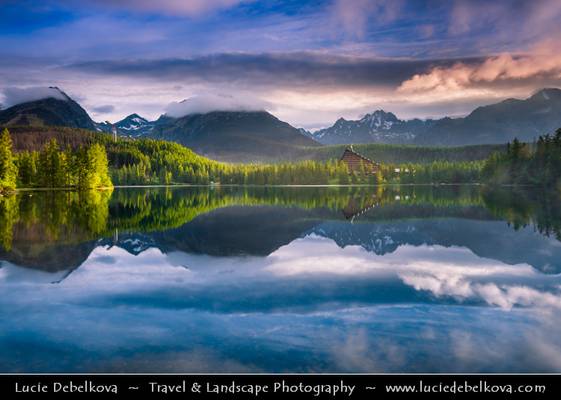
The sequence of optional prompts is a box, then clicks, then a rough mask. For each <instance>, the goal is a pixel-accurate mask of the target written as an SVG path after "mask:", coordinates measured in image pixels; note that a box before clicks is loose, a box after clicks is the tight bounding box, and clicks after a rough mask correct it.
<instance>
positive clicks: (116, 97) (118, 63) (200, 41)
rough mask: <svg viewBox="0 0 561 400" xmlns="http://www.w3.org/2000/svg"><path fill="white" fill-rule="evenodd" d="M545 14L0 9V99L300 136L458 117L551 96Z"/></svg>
mask: <svg viewBox="0 0 561 400" xmlns="http://www.w3.org/2000/svg"><path fill="white" fill-rule="evenodd" d="M559 18H561V2H559V1H555V0H538V1H532V2H528V1H514V0H513V1H502V2H501V1H495V2H486V1H477V0H473V1H437V0H426V1H402V0H300V1H295V0H289V1H279V0H263V1H258V0H183V1H178V0H161V1H158V2H154V1H150V0H136V1H133V0H113V1H110V0H97V1H95V0H83V1H78V0H58V1H55V0H47V1H42V2H37V1H26V0H23V1H22V0H19V1H10V0H8V1H6V0H4V1H0V55H1V56H2V59H3V62H2V63H1V64H0V89H4V88H6V87H14V86H15V87H20V88H30V87H38V86H50V85H56V86H59V87H60V88H62V89H63V90H65V91H66V92H67V93H68V94H69V95H71V96H72V97H73V98H75V99H76V100H78V101H79V102H80V103H81V104H82V105H83V106H84V107H85V108H86V109H87V110H88V112H90V113H91V115H92V116H93V117H94V119H96V120H105V119H109V120H112V121H114V120H116V119H119V118H122V117H124V116H125V115H127V114H130V113H132V112H138V113H139V114H141V115H144V116H146V117H148V118H155V117H157V116H158V115H159V114H161V113H162V112H164V111H165V110H166V107H167V106H168V104H169V103H171V102H173V101H180V100H182V99H185V98H189V97H192V96H201V95H206V94H212V95H219V96H220V95H227V96H232V97H234V98H240V99H244V101H247V99H248V98H252V99H253V98H254V99H255V101H253V102H254V103H255V104H257V103H258V102H262V103H263V104H266V105H267V109H269V111H271V112H272V113H273V114H275V115H277V116H279V117H280V118H281V119H284V120H286V121H288V122H290V123H292V124H294V125H297V126H304V127H308V128H317V127H321V126H325V125H329V124H331V123H333V122H334V121H335V120H336V119H337V118H338V117H340V116H343V117H345V118H357V117H360V116H361V115H363V114H364V113H366V112H371V111H374V110H376V109H379V108H384V109H386V110H388V111H393V112H395V113H396V114H397V115H398V116H399V117H404V118H410V117H422V118H424V117H431V116H441V115H461V114H465V113H466V112H469V111H470V110H471V109H472V108H473V107H474V106H476V105H481V104H488V103H491V102H495V101H498V100H501V99H504V98H507V97H526V96H528V95H530V94H531V93H532V92H533V91H535V90H537V89H539V88H541V87H545V86H554V87H557V86H560V85H561V56H559V54H560V52H559V50H560V49H559V47H561V46H560V45H558V44H557V42H559V40H558V39H559V38H560V36H561V35H560V30H561V28H560V27H559V24H558V22H557V21H558V20H559ZM9 100H10V99H9V98H4V99H3V100H1V99H0V101H3V103H4V104H5V105H9Z"/></svg>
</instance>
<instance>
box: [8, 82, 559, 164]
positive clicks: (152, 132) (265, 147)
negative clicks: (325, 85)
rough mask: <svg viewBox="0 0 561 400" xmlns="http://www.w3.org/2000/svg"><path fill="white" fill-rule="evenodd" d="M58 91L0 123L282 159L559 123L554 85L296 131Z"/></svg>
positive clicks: (453, 140)
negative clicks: (426, 113)
mask: <svg viewBox="0 0 561 400" xmlns="http://www.w3.org/2000/svg"><path fill="white" fill-rule="evenodd" d="M54 89H57V88H54ZM57 90H59V89H57ZM59 91H60V90H59ZM60 93H61V96H58V97H60V98H45V99H40V100H35V101H30V102H26V103H21V104H17V105H14V106H12V107H10V108H7V109H5V110H0V126H22V125H24V126H66V127H71V128H82V129H88V130H92V131H102V132H112V130H113V129H114V128H115V129H116V130H117V133H118V134H119V135H121V136H127V137H131V138H138V137H148V138H157V139H164V140H171V141H175V142H178V143H181V144H183V145H185V146H187V147H190V148H192V149H193V150H194V151H196V152H198V153H200V154H202V155H206V156H208V157H211V158H215V159H217V160H223V161H242V162H255V161H257V162H258V161H264V160H276V159H279V160H280V159H285V160H290V157H291V156H290V155H291V154H294V150H295V149H302V148H306V147H317V146H320V145H322V144H324V145H332V144H352V143H357V144H358V143H385V144H413V145H424V146H460V145H472V144H495V143H506V142H508V141H511V140H512V139H514V138H515V137H517V138H518V139H520V140H522V141H532V140H534V139H535V138H536V137H537V136H539V135H541V134H545V133H551V132H553V131H555V130H556V129H558V128H559V127H561V90H560V89H555V88H549V89H542V90H540V91H538V92H536V93H535V94H534V95H532V96H530V97H529V98H527V99H524V100H518V99H507V100H504V101H501V102H499V103H496V104H491V105H487V106H482V107H478V108H476V109H475V110H474V111H473V112H471V113H470V114H469V115H467V116H466V117H461V118H450V117H445V118H441V119H427V120H421V119H411V120H401V119H399V118H398V117H397V116H396V115H395V114H393V113H391V112H386V111H384V110H377V111H374V112H373V113H370V114H367V115H365V116H364V117H362V118H361V119H359V120H346V119H343V118H340V119H338V120H337V121H336V122H335V123H334V124H333V126H331V127H329V128H325V129H320V130H318V131H315V132H309V131H307V130H305V129H302V128H300V129H297V128H295V127H293V126H291V125H290V124H288V123H286V122H283V121H281V120H279V119H278V118H276V117H275V116H274V115H272V114H270V113H268V112H266V111H212V112H207V113H199V114H190V115H185V116H183V117H179V118H174V117H170V116H168V115H166V114H164V115H162V116H160V117H159V118H158V119H157V120H155V121H149V120H148V119H146V118H143V117H141V116H140V115H138V114H131V115H129V116H127V117H126V118H124V119H122V120H120V121H118V122H116V123H114V124H112V123H110V122H101V123H98V122H94V121H93V120H92V119H91V118H90V116H89V115H88V113H87V112H86V111H85V110H84V109H83V108H82V107H81V106H80V105H79V104H78V103H77V102H76V101H74V100H73V99H71V98H70V97H69V96H68V95H66V94H65V93H64V92H62V91H60Z"/></svg>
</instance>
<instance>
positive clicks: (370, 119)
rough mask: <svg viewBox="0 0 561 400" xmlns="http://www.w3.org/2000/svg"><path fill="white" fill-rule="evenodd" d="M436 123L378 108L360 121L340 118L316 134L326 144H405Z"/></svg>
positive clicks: (314, 135) (313, 135) (317, 138)
mask: <svg viewBox="0 0 561 400" xmlns="http://www.w3.org/2000/svg"><path fill="white" fill-rule="evenodd" d="M432 123H433V121H432V120H427V121H422V120H420V119H414V120H410V121H403V120H400V119H398V118H397V117H396V116H395V114H393V113H391V112H390V113H388V112H385V111H383V110H377V111H375V112H373V113H372V114H367V115H365V116H364V117H363V118H361V119H360V120H356V121H348V120H346V119H344V118H339V119H338V120H337V122H335V124H334V125H333V126H332V127H330V128H326V129H321V130H319V131H317V132H314V133H313V134H312V137H313V138H315V139H316V140H318V141H320V142H321V143H323V144H348V143H386V144H405V143H411V142H412V141H413V140H414V139H415V138H416V137H417V136H419V135H422V134H424V133H425V132H426V130H427V129H428V128H429V127H430V126H431V125H432Z"/></svg>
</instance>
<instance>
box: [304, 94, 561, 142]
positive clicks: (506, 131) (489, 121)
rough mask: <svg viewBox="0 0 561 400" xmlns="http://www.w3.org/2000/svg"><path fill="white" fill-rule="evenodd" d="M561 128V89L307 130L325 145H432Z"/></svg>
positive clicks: (530, 136)
mask: <svg viewBox="0 0 561 400" xmlns="http://www.w3.org/2000/svg"><path fill="white" fill-rule="evenodd" d="M559 127H561V90H559V89H554V88H550V89H542V90H540V91H538V92H536V93H535V94H534V95H532V96H531V97H529V98H527V99H525V100H518V99H507V100H504V101H501V102H499V103H496V104H491V105H488V106H483V107H478V108H476V109H475V110H474V111H472V112H471V113H470V114H469V115H467V116H466V117H462V118H450V117H445V118H442V119H437V120H433V119H427V120H420V119H412V120H401V119H398V118H397V117H396V116H395V115H394V114H393V113H389V112H385V111H383V110H377V111H375V112H374V113H372V114H367V115H365V116H364V117H363V118H361V119H359V120H354V121H348V120H345V119H343V118H340V119H339V120H337V122H335V124H334V125H333V126H331V127H329V128H325V129H320V130H318V131H316V132H313V133H310V132H306V134H307V135H308V136H309V137H311V138H313V139H315V140H317V141H319V142H320V143H322V144H348V143H387V144H415V145H427V146H463V145H473V144H499V143H506V142H509V141H511V140H513V139H514V138H515V137H517V138H518V139H520V140H522V141H528V142H530V141H533V140H534V139H536V138H537V136H539V135H542V134H545V133H551V132H553V131H555V130H556V129H557V128H559Z"/></svg>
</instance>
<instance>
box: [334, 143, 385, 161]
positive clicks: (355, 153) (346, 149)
mask: <svg viewBox="0 0 561 400" xmlns="http://www.w3.org/2000/svg"><path fill="white" fill-rule="evenodd" d="M346 152H349V153H352V154H354V155H355V156H357V157H359V158H361V159H363V160H364V161H366V162H369V163H372V164H375V165H380V164H379V163H377V162H375V161H372V160H371V159H370V158H368V157H365V156H363V155H362V154H360V153H357V152H356V151H354V149H353V147H352V146H350V147H347V148H345V151H344V152H343V155H342V156H341V160H342V159H343V157H344V156H345V153H346Z"/></svg>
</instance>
